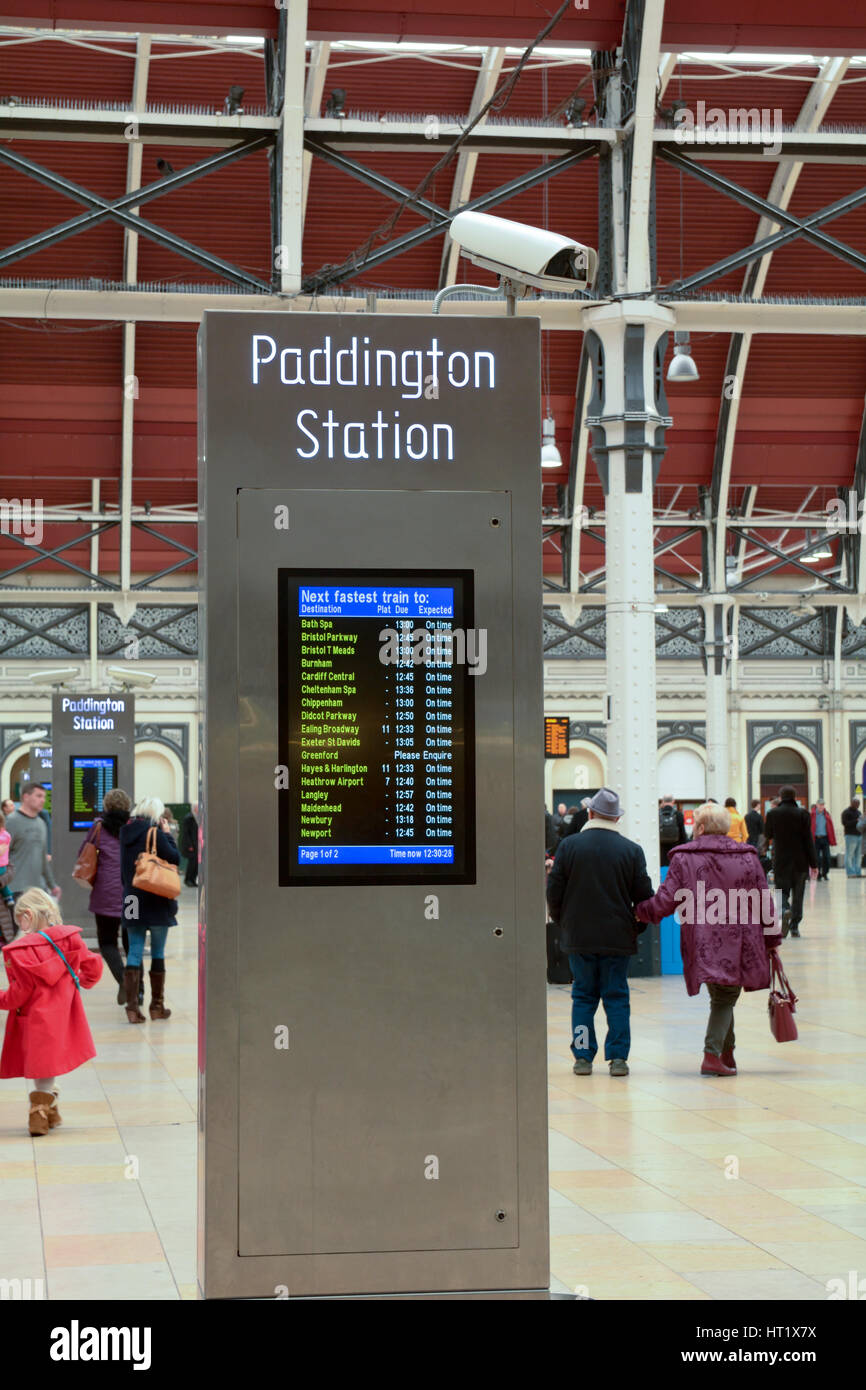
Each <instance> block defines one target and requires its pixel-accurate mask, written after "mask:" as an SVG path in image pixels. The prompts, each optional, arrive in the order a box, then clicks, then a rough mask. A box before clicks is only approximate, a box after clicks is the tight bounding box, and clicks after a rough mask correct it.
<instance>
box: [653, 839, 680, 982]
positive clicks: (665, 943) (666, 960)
mask: <svg viewBox="0 0 866 1390" xmlns="http://www.w3.org/2000/svg"><path fill="white" fill-rule="evenodd" d="M667 876H668V870H667V865H665V867H664V868H663V869H660V870H659V877H660V879H661V881H662V883H664V881H665V879H666V878H667ZM659 932H660V935H661V947H662V974H663V975H682V973H683V958H682V956H681V955H680V924H679V922H678V921H677V919H676V917H675V916H674V915H673V914H671V916H670V917H663V918H662V920H661V922H660V923H659Z"/></svg>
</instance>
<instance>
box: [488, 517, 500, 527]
mask: <svg viewBox="0 0 866 1390" xmlns="http://www.w3.org/2000/svg"><path fill="white" fill-rule="evenodd" d="M490 525H491V526H498V525H499V517H498V516H492V517H491V518H490Z"/></svg>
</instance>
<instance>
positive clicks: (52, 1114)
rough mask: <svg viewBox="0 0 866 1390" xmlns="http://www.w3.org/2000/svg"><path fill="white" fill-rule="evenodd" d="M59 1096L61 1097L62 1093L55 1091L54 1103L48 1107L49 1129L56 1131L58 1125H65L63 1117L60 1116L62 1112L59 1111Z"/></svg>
mask: <svg viewBox="0 0 866 1390" xmlns="http://www.w3.org/2000/svg"><path fill="white" fill-rule="evenodd" d="M59 1095H60V1092H59V1091H55V1092H54V1099H53V1101H52V1102H51V1104H50V1106H49V1107H48V1128H49V1129H56V1128H57V1126H58V1125H62V1124H63V1117H62V1115H61V1114H60V1111H59V1110H58V1109H57V1097H58V1096H59Z"/></svg>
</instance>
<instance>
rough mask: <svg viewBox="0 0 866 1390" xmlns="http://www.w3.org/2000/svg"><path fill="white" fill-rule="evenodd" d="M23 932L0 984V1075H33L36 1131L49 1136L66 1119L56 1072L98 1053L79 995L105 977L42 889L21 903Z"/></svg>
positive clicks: (18, 916)
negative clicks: (2, 1028) (0, 1013)
mask: <svg viewBox="0 0 866 1390" xmlns="http://www.w3.org/2000/svg"><path fill="white" fill-rule="evenodd" d="M15 920H16V923H17V925H18V927H19V929H20V934H19V935H18V937H17V938H16V939H15V940H14V941H12V942H10V943H9V945H8V946H4V947H3V962H4V964H5V966H6V974H7V977H8V980H9V988H8V989H4V990H0V1009H7V1010H8V1012H9V1017H8V1019H7V1020H6V1036H5V1038H4V1040H3V1052H2V1055H0V1078H2V1079H4V1080H6V1079H7V1078H9V1077H13V1076H23V1077H32V1079H33V1083H32V1084H33V1090H32V1091H31V1092H30V1133H31V1134H34V1135H43V1134H47V1133H48V1131H49V1130H51V1129H56V1128H57V1126H58V1125H59V1124H60V1123H61V1118H60V1111H59V1110H58V1108H57V1097H58V1095H59V1094H60V1092H59V1091H58V1090H57V1088H56V1087H55V1085H54V1082H55V1079H56V1078H57V1077H58V1076H63V1075H65V1073H67V1072H70V1071H75V1069H76V1067H80V1066H81V1065H82V1063H84V1062H86V1061H88V1060H89V1059H90V1058H91V1057H95V1056H96V1048H95V1047H94V1045H93V1038H92V1036H91V1033H90V1028H89V1026H88V1023H87V1015H86V1014H85V1012H84V1005H83V1003H82V1001H81V990H82V989H92V988H93V986H94V985H95V984H96V982H97V980H98V979H99V978H100V976H101V975H102V959H101V957H100V956H98V955H97V954H96V952H95V951H90V950H88V948H87V947H86V946H85V944H84V942H83V941H82V939H81V933H80V932H79V930H78V927H73V926H63V925H62V924H61V919H60V909H59V907H58V906H57V903H56V902H54V900H53V899H52V898H50V897H49V896H48V894H47V893H43V891H42V889H41V888H28V889H27V891H26V892H25V893H22V894H21V896H20V897H19V898H18V899H17V901H16V903H15Z"/></svg>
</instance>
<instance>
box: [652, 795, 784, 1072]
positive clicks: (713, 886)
mask: <svg viewBox="0 0 866 1390" xmlns="http://www.w3.org/2000/svg"><path fill="white" fill-rule="evenodd" d="M730 824H731V821H730V816H729V815H728V813H727V811H726V810H725V808H724V807H723V806H719V805H717V804H716V802H706V803H705V804H704V805H703V806H699V807H698V809H697V810H696V811H695V829H694V835H693V837H692V839H691V840H690V841H689V843H688V844H685V845H677V846H675V847H674V848H673V849H671V850H670V851H669V854H670V867H669V869H668V874H667V878H666V879H665V881H664V883H663V884H662V886H661V887H660V888H659V891H658V892H657V893H656V894H655V896H654V897H652V898H647V900H646V902H642V903H638V904H637V906H636V908H635V916H636V917H637V918H638V920H639V921H641V922H660V921H661V919H662V918H663V917H667V916H669V915H670V914H671V913H672V912H676V914H677V918H678V920H679V922H680V949H681V951H682V957H683V974H684V976H685V981H686V989H687V990H688V992H689V994H697V993H698V992H699V991H700V988H701V985H702V984H705V985H706V987H707V991H708V993H709V996H710V1019H709V1023H708V1025H707V1035H706V1038H705V1040H704V1060H703V1062H702V1064H701V1075H702V1076H736V1074H737V1066H736V1062H735V1061H734V1005H735V1004H736V1002H737V1000H738V999H739V997H740V990H741V989H746V990H755V989H769V987H770V961H769V952H770V951H772V950H775V949H776V948H777V947H778V946H779V945H780V944H781V941H782V936H781V932H780V931H779V929H778V926H777V924H776V912H775V904H774V902H773V894H772V891H771V890H770V889H769V888H768V887H767V877H766V874H765V873H764V870H763V869H762V868H761V861H760V859H759V858H758V851H757V850H756V849H755V848H754V846H752V845H749V844H739V843H738V842H737V841H736V840H731V839H729V838H728V830H729V828H730Z"/></svg>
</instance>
